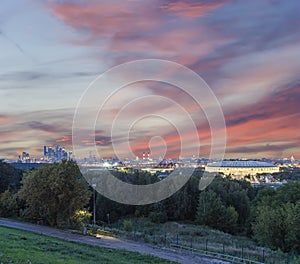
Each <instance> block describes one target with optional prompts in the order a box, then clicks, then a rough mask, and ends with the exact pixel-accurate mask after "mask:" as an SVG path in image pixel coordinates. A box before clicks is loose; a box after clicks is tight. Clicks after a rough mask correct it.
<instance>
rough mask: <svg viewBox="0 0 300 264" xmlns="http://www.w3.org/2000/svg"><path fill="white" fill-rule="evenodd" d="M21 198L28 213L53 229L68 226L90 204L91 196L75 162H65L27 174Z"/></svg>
mask: <svg viewBox="0 0 300 264" xmlns="http://www.w3.org/2000/svg"><path fill="white" fill-rule="evenodd" d="M22 183H23V187H22V188H21V190H20V191H19V196H20V198H21V199H23V200H24V201H25V202H26V205H27V206H28V210H27V214H28V215H29V216H30V217H32V218H34V219H41V220H43V221H45V222H46V223H48V224H49V225H51V226H65V225H69V224H70V223H71V219H72V216H73V215H74V213H75V212H76V210H78V209H83V207H84V206H85V205H86V204H87V203H88V201H89V199H90V197H91V193H90V191H89V190H88V185H87V183H86V182H85V181H84V179H83V177H82V175H81V173H80V170H79V168H78V166H77V165H76V163H75V162H73V161H63V162H62V163H55V164H52V165H48V166H43V167H42V168H40V169H38V170H35V171H31V172H28V173H27V174H25V175H24V178H23V180H22Z"/></svg>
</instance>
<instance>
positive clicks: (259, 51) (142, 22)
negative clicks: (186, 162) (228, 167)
mask: <svg viewBox="0 0 300 264" xmlns="http://www.w3.org/2000/svg"><path fill="white" fill-rule="evenodd" d="M1 9H2V10H1V11H0V17H1V19H0V49H1V50H2V51H4V52H1V54H0V58H1V59H0V69H1V73H0V125H1V131H0V145H1V152H0V157H5V158H9V159H12V158H16V157H17V155H18V153H19V152H20V151H24V150H26V151H28V152H29V153H31V154H32V155H33V156H37V154H38V153H39V152H40V150H41V147H38V146H43V145H54V144H63V145H64V146H66V148H68V149H69V150H72V142H71V140H72V122H73V115H74V112H75V108H76V105H77V103H78V100H79V99H80V97H81V95H82V93H83V92H84V91H85V89H86V88H87V87H88V86H89V84H90V83H91V82H92V81H93V80H94V79H95V78H96V77H97V76H98V75H99V74H101V73H103V72H104V71H106V70H108V69H110V68H111V67H112V66H116V65H118V64H120V63H123V62H128V61H131V60H135V59H148V58H158V59H165V60H171V61H175V62H177V63H180V64H182V65H185V66H187V67H189V68H190V69H192V70H193V71H195V72H196V73H197V74H199V75H200V76H201V77H202V78H203V79H204V80H205V81H206V82H207V84H208V85H209V87H210V88H211V89H212V91H213V92H214V93H215V95H216V96H217V98H218V100H219V102H220V104H221V107H222V110H223V112H224V117H225V121H226V126H227V149H226V155H225V157H226V158H231V157H246V158H262V157H274V158H284V157H290V156H292V155H294V156H295V157H296V158H299V157H300V136H299V133H297V131H299V128H300V127H299V124H300V105H299V101H300V80H299V73H300V60H299V58H300V49H299V43H300V36H299V34H298V31H299V29H298V28H299V22H300V18H299V14H298V10H299V9H300V2H299V1H296V0H294V1H267V0H265V1H258V0H257V1H228V0H221V1H217V0H216V1H144V2H142V3H141V2H140V1H116V0H114V1H89V2H85V1H45V2H39V1H27V2H24V3H20V2H18V1H4V2H3V3H2V8H1ZM101 89H108V88H107V87H101ZM128 89H129V91H130V92H129V93H128V90H126V91H120V92H119V93H118V94H117V95H116V96H115V97H113V98H112V99H111V101H110V102H108V105H107V106H106V110H107V112H106V113H108V118H114V117H116V115H117V113H118V112H119V110H120V107H118V106H122V105H124V103H126V102H127V101H130V100H133V99H134V98H135V97H137V96H143V95H151V96H153V95H161V96H162V95H163V96H165V97H167V98H171V99H172V100H173V101H175V102H180V103H181V105H182V106H184V107H186V108H187V109H188V112H189V113H190V114H191V115H192V116H193V120H194V121H195V123H196V124H197V129H198V132H199V138H200V143H201V147H202V151H203V152H201V151H200V153H199V155H200V156H207V151H208V148H209V141H210V131H209V126H208V124H207V121H206V120H205V118H204V117H205V116H204V115H203V113H202V112H201V108H200V107H195V106H194V105H193V104H191V102H190V100H188V98H186V97H185V95H184V94H183V93H182V92H181V91H179V90H178V89H177V90H176V89H175V88H174V87H170V86H168V85H162V84H159V85H157V84H153V83H149V82H144V83H140V84H135V85H132V86H131V87H129V88H128ZM174 91H175V92H174ZM208 104H209V102H208ZM141 109H143V110H145V112H147V111H148V112H151V113H153V114H157V115H158V114H159V113H161V112H162V111H169V112H172V111H173V106H172V105H169V104H167V103H166V102H165V101H155V100H152V101H151V104H150V103H149V104H148V105H145V104H143V102H140V104H138V103H136V104H135V105H134V107H132V108H129V109H128V111H127V112H126V116H123V119H122V121H124V123H126V120H131V119H132V118H134V116H135V114H136V112H137V111H139V112H140V111H141ZM178 122H182V123H183V124H184V121H182V120H181V119H180V116H179V117H178ZM122 125H123V124H122V122H120V124H119V126H120V127H119V128H120V129H119V131H120V132H119V133H118V134H116V135H115V137H114V138H115V140H116V142H121V143H122V142H124V141H126V140H127V136H128V135H127V134H126V133H122ZM124 126H125V125H124ZM134 128H135V130H134V129H133V131H132V135H130V136H132V141H130V142H131V144H132V145H131V147H132V149H133V150H134V152H135V153H141V152H142V151H148V149H149V146H148V142H149V139H151V138H152V137H153V136H160V137H161V138H163V139H164V141H165V143H166V145H167V147H168V151H169V152H168V154H169V155H170V156H172V155H177V154H178V148H179V145H180V144H179V141H180V137H179V135H178V133H177V131H176V130H174V127H172V125H170V124H169V123H165V122H161V120H157V118H154V117H151V118H150V119H149V118H148V119H144V120H142V121H141V122H139V123H136V124H135V127H134ZM157 130H159V133H158V132H157ZM135 131H136V133H134V132H135ZM126 132H127V131H126ZM185 132H186V133H184V135H182V136H184V137H188V136H189V133H188V131H185ZM157 133H158V135H157ZM95 139H96V143H97V144H98V146H99V151H100V152H101V154H100V156H113V155H112V154H111V153H113V152H112V138H111V134H110V129H109V127H108V126H107V124H106V123H103V122H102V123H101V122H100V123H99V124H98V126H97V130H96V133H95ZM162 143H163V142H162V141H159V140H157V142H154V145H155V144H156V145H159V144H162ZM192 143H193V142H191V146H188V147H190V148H191V154H192V153H193V152H194V149H193V144H192ZM87 147H88V143H87Z"/></svg>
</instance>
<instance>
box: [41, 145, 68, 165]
mask: <svg viewBox="0 0 300 264" xmlns="http://www.w3.org/2000/svg"><path fill="white" fill-rule="evenodd" d="M44 159H45V160H48V161H61V160H67V159H72V152H71V151H69V152H68V151H66V150H65V148H64V147H61V146H59V145H55V146H53V147H47V146H44Z"/></svg>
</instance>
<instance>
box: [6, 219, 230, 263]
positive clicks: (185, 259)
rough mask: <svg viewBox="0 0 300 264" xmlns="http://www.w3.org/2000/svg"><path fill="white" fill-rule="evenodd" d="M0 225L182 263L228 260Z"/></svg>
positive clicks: (16, 223)
mask: <svg viewBox="0 0 300 264" xmlns="http://www.w3.org/2000/svg"><path fill="white" fill-rule="evenodd" d="M0 226H5V227H11V228H16V229H20V230H25V231H29V232H33V233H37V234H42V235H46V236H51V237H57V238H61V239H64V240H68V241H73V242H78V243H83V244H88V245H93V246H99V247H107V248H115V249H124V250H127V251H134V252H138V253H141V254H147V255H152V256H156V257H159V258H163V259H168V260H171V261H175V262H178V263H184V264H193V263H201V264H225V263H228V262H224V261H220V260H212V259H209V258H205V257H201V256H199V255H195V254H187V253H181V252H177V251H173V250H170V249H164V248H159V247H154V246H152V245H149V244H146V243H143V242H135V241H131V240H126V239H120V238H114V237H109V236H101V237H100V238H94V237H90V236H83V235H79V234H73V233H71V232H70V231H65V230H61V229H56V228H52V227H47V226H41V225H35V224H30V223H24V222H19V221H16V220H11V219H6V218H0Z"/></svg>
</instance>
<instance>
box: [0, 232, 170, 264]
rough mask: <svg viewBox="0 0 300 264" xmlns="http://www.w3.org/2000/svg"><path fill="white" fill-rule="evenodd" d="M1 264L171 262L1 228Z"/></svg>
mask: <svg viewBox="0 0 300 264" xmlns="http://www.w3.org/2000/svg"><path fill="white" fill-rule="evenodd" d="M0 234H1V236H0V263H69V264H71V263H91V264H92V263H107V264H109V263H112V264H124V263H162V264H163V263H172V262H170V261H167V260H163V259H159V258H156V257H152V256H146V255H141V254H138V253H134V252H128V251H124V250H117V249H106V248H100V247H94V246H88V245H83V244H77V243H74V242H68V241H64V240H61V239H56V238H51V237H46V236H43V235H37V234H33V233H29V232H25V231H19V230H15V229H10V228H4V227H0Z"/></svg>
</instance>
